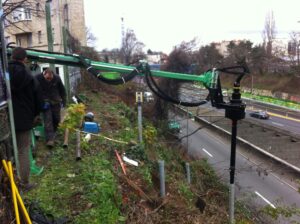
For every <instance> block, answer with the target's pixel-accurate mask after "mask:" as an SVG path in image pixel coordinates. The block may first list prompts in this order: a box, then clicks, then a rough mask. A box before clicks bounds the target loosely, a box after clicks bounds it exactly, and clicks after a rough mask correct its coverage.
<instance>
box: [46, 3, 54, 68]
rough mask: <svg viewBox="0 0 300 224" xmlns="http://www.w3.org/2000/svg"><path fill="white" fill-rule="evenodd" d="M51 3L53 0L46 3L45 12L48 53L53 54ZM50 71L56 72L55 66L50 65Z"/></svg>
mask: <svg viewBox="0 0 300 224" xmlns="http://www.w3.org/2000/svg"><path fill="white" fill-rule="evenodd" d="M51 2H52V0H47V1H46V5H45V11H46V25H47V40H48V51H51V52H53V33H52V25H51V5H50V4H51ZM50 69H51V70H52V71H54V72H55V66H54V64H50Z"/></svg>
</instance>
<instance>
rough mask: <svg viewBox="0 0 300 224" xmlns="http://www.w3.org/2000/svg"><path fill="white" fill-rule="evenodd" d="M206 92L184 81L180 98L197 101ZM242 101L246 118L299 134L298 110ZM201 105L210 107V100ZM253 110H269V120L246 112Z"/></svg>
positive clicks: (204, 96) (299, 119) (299, 114)
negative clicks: (251, 115)
mask: <svg viewBox="0 0 300 224" xmlns="http://www.w3.org/2000/svg"><path fill="white" fill-rule="evenodd" d="M207 94H208V92H207V90H203V89H199V88H196V87H194V86H192V85H190V84H189V83H186V84H184V85H183V86H182V88H181V90H180V99H181V100H183V101H188V102H193V101H199V100H200V99H205V98H206V96H207ZM224 100H225V101H228V99H227V97H224ZM243 101H244V102H245V103H246V104H247V107H246V112H247V116H246V117H247V118H250V119H254V120H256V121H257V122H260V123H263V124H267V125H270V126H271V127H276V128H280V129H282V130H287V131H289V132H292V133H296V134H299V135H300V111H299V112H297V111H295V110H288V109H284V108H281V107H276V106H275V105H272V106H271V105H268V104H264V103H263V102H257V101H253V100H248V99H243ZM201 107H210V102H208V103H207V104H205V105H202V106H201ZM214 109H215V108H214ZM215 110H217V109H215ZM254 110H266V111H268V112H269V114H270V115H271V117H270V119H269V120H261V119H257V118H251V117H250V116H249V113H248V112H249V111H254Z"/></svg>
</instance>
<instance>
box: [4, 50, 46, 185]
mask: <svg viewBox="0 0 300 224" xmlns="http://www.w3.org/2000/svg"><path fill="white" fill-rule="evenodd" d="M26 59H27V54H26V51H25V50H24V49H23V48H21V47H16V48H14V50H13V51H12V60H11V61H10V62H9V63H8V72H9V75H10V85H11V96H12V105H13V115H14V123H15V130H16V141H17V148H18V160H19V165H20V173H19V174H20V184H21V188H23V189H24V190H30V189H31V188H32V187H34V186H35V184H31V183H29V175H30V161H29V149H30V144H31V129H32V128H33V126H34V121H35V118H37V117H38V115H39V114H40V112H41V98H40V96H39V92H38V82H37V81H36V80H35V79H34V77H33V76H32V75H31V72H30V70H29V69H28V68H26V66H25V62H26Z"/></svg>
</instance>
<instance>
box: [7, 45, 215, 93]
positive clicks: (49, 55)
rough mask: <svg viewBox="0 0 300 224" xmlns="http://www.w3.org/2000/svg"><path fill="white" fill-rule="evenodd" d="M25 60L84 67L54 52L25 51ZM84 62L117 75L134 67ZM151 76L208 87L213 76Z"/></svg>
mask: <svg viewBox="0 0 300 224" xmlns="http://www.w3.org/2000/svg"><path fill="white" fill-rule="evenodd" d="M12 49H13V48H12V47H8V48H7V53H8V56H10V55H11V52H12ZM26 52H27V58H28V59H29V60H30V61H34V62H44V63H50V64H60V65H67V66H74V67H85V66H84V65H83V63H82V61H81V60H82V59H80V57H79V55H76V54H73V55H72V54H61V53H55V52H47V51H38V50H30V49H27V50H26ZM84 60H85V62H86V63H87V64H88V65H90V66H91V67H93V68H94V69H96V70H99V71H109V72H119V73H123V74H126V73H130V72H132V71H133V70H134V69H136V68H135V67H132V66H125V65H120V64H111V63H104V62H99V61H92V60H90V59H86V58H85V59H84ZM151 73H152V75H153V76H156V77H164V78H171V79H180V80H187V81H198V82H201V83H202V84H203V85H204V86H206V87H209V86H210V85H211V83H212V81H213V76H214V74H213V73H212V72H206V73H204V74H202V75H191V74H183V73H175V72H165V71H151ZM138 75H144V74H143V72H142V71H138Z"/></svg>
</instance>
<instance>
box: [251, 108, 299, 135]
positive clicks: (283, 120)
mask: <svg viewBox="0 0 300 224" xmlns="http://www.w3.org/2000/svg"><path fill="white" fill-rule="evenodd" d="M246 109H247V108H246ZM251 111H253V110H249V109H247V118H248V117H249V118H250V119H254V120H256V121H259V122H260V123H263V124H267V125H270V126H273V127H276V128H280V129H282V130H287V131H289V132H292V133H296V134H299V135H300V119H296V118H291V117H285V116H282V115H279V114H276V113H272V112H270V113H269V114H270V119H269V120H262V119H257V118H252V117H250V115H249V112H251Z"/></svg>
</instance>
